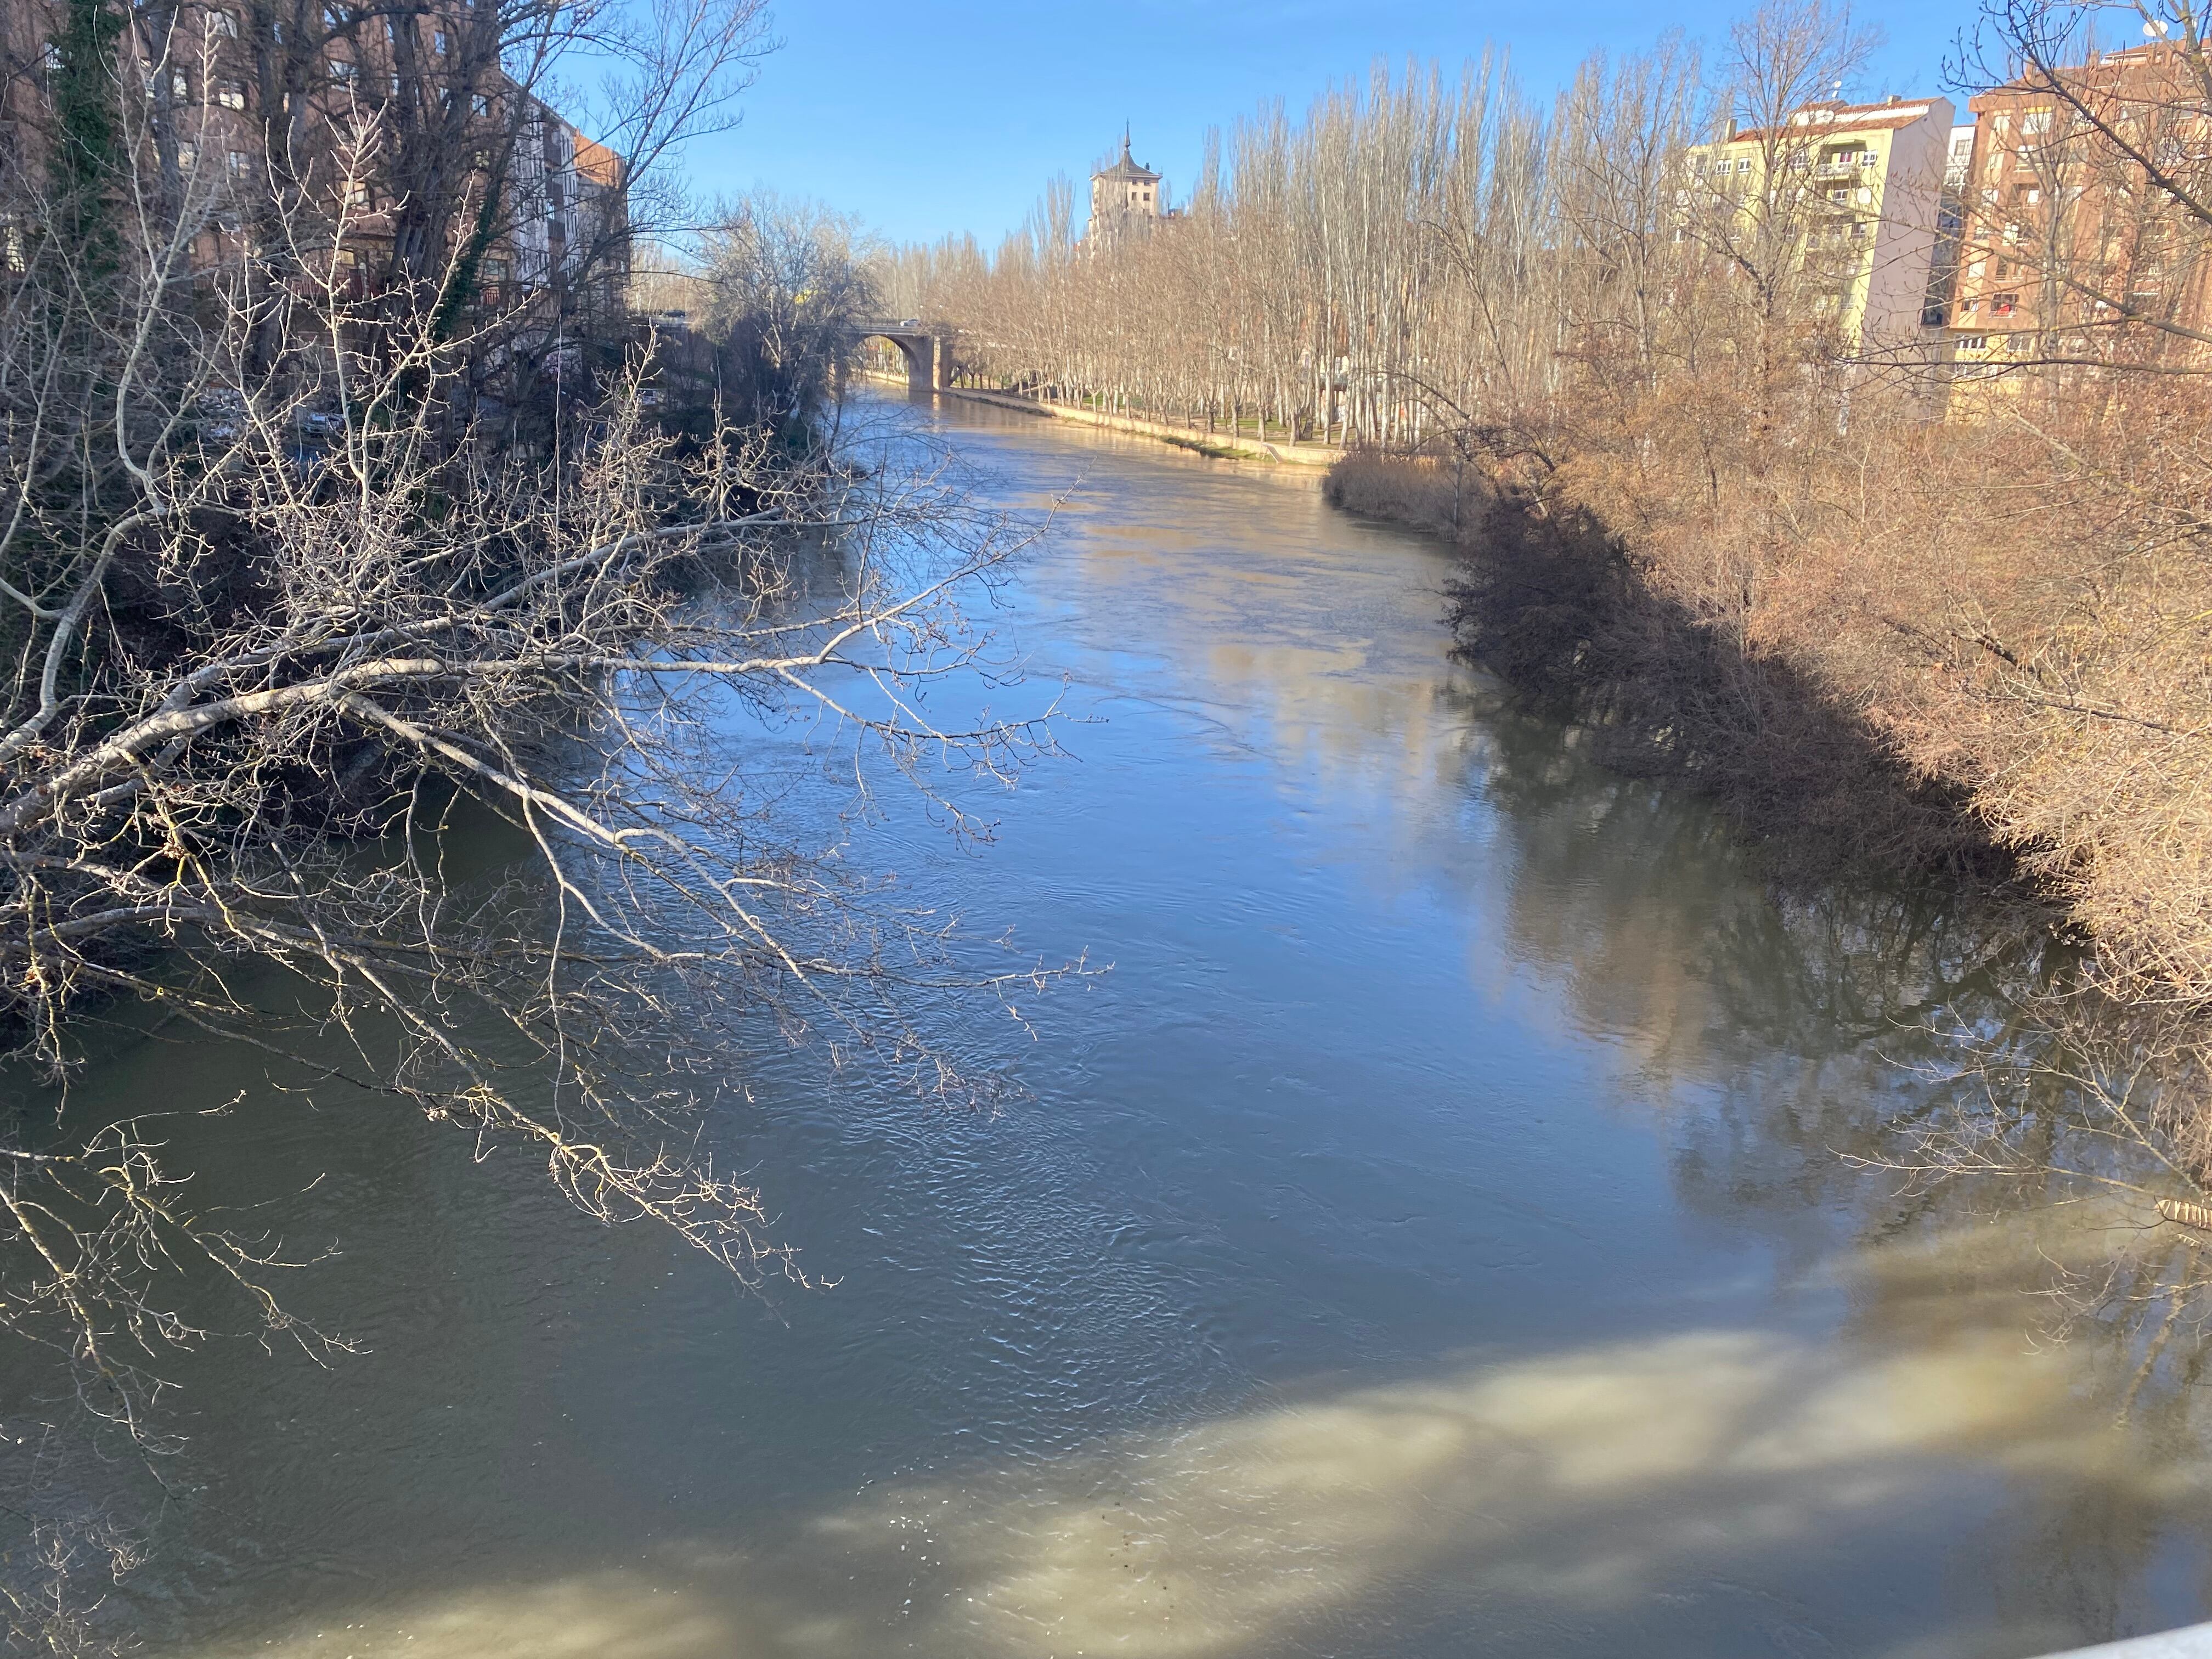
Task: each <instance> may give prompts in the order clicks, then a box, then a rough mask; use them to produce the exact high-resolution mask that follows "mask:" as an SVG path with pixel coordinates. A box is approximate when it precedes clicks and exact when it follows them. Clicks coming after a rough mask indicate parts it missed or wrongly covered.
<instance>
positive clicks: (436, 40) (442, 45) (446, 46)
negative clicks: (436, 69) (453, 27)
mask: <svg viewBox="0 0 2212 1659" xmlns="http://www.w3.org/2000/svg"><path fill="white" fill-rule="evenodd" d="M430 50H431V51H433V52H436V53H437V54H438V56H439V57H441V58H443V57H445V56H446V55H447V53H448V52H451V51H452V50H453V46H452V43H451V42H449V41H448V40H447V38H446V32H445V30H443V29H440V30H439V31H438V32H437V33H435V34H433V35H432V36H431V37H430Z"/></svg>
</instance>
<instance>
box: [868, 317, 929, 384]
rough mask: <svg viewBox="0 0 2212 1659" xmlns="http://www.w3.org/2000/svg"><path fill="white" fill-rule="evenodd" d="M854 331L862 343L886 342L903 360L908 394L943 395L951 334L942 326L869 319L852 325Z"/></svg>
mask: <svg viewBox="0 0 2212 1659" xmlns="http://www.w3.org/2000/svg"><path fill="white" fill-rule="evenodd" d="M853 331H854V333H855V334H856V335H858V336H859V337H860V338H861V339H864V340H870V339H873V340H889V341H890V343H892V344H893V345H895V346H896V347H897V348H898V349H899V355H900V356H902V357H904V358H905V359H906V386H907V390H908V391H909V392H942V391H944V390H945V387H947V386H951V384H952V338H951V335H952V331H951V329H950V328H947V327H946V326H945V325H943V324H941V323H925V322H923V321H922V320H921V319H919V318H915V317H908V318H903V319H896V320H895V319H887V318H871V319H867V320H866V321H865V322H860V323H855V324H854V325H853Z"/></svg>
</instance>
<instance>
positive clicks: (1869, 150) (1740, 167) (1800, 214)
mask: <svg viewBox="0 0 2212 1659" xmlns="http://www.w3.org/2000/svg"><path fill="white" fill-rule="evenodd" d="M1952 125H1953V123H1952V106H1951V103H1950V100H1948V99H1944V98H1929V99H1919V100H1905V99H1901V98H1891V99H1887V100H1885V101H1883V102H1881V103H1878V104H1847V103H1844V102H1842V101H1841V100H1833V101H1823V102H1820V103H1814V104H1808V105H1807V106H1804V107H1803V108H1802V109H1799V110H1796V111H1794V112H1792V113H1791V114H1790V118H1789V120H1788V121H1787V122H1785V123H1784V124H1783V125H1781V126H1780V127H1779V128H1776V129H1771V130H1770V129H1764V128H1751V129H1748V130H1746V131H1734V130H1731V131H1729V133H1728V134H1727V135H1726V136H1725V137H1723V138H1722V139H1721V140H1720V141H1719V142H1718V143H1712V144H1705V145H1700V146H1699V147H1698V148H1696V149H1693V150H1692V151H1691V153H1690V157H1689V161H1688V167H1689V171H1690V174H1691V182H1690V187H1689V188H1688V189H1686V190H1685V191H1683V192H1681V196H1680V200H1681V203H1682V204H1683V207H1684V211H1685V215H1686V217H1687V216H1691V215H1693V214H1695V213H1697V212H1698V211H1699V210H1701V208H1702V209H1703V210H1706V211H1709V212H1710V211H1711V210H1714V209H1716V208H1717V211H1718V213H1719V215H1720V222H1719V223H1718V224H1717V226H1716V227H1715V230H1716V233H1717V234H1718V235H1722V236H1726V235H1729V234H1734V233H1735V230H1736V229H1737V228H1739V227H1747V226H1750V225H1751V224H1752V222H1753V221H1754V220H1755V219H1757V218H1759V216H1765V222H1766V225H1767V227H1768V234H1771V235H1774V236H1777V237H1779V238H1781V239H1783V240H1785V241H1786V242H1787V243H1788V245H1789V247H1790V253H1791V257H1792V258H1795V259H1796V261H1797V262H1798V270H1799V274H1800V276H1801V277H1802V281H1803V283H1804V284H1805V287H1806V289H1807V292H1808V307H1809V309H1810V310H1811V311H1812V313H1813V314H1814V316H1815V317H1816V318H1817V319H1820V320H1821V321H1823V322H1825V323H1826V324H1827V325H1829V326H1831V327H1832V328H1833V329H1834V330H1835V331H1837V334H1838V337H1839V339H1840V341H1841V343H1842V344H1843V347H1844V349H1845V350H1847V351H1879V350H1882V349H1894V348H1899V347H1904V346H1909V345H1917V344H1918V343H1922V342H1924V341H1925V340H1927V339H1928V338H1929V337H1930V331H1931V329H1932V328H1933V327H1934V326H1935V325H1934V324H1932V323H1931V322H1930V321H1929V319H1928V312H1929V276H1930V272H1931V271H1932V270H1933V269H1934V267H1935V263H1936V250H1937V246H1938V242H1939V238H1940V235H1941V227H1942V197H1943V176H1944V165H1945V161H1946V159H1947V156H1948V149H1949V146H1950V143H1951V136H1952ZM1731 128H1732V129H1733V124H1731Z"/></svg>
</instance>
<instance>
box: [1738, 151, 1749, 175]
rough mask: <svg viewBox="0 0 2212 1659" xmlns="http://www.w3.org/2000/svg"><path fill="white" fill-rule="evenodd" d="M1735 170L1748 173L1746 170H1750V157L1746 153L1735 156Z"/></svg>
mask: <svg viewBox="0 0 2212 1659" xmlns="http://www.w3.org/2000/svg"><path fill="white" fill-rule="evenodd" d="M1735 170H1736V171H1737V172H1738V173H1748V172H1750V171H1751V157H1749V156H1748V155H1739V156H1737V157H1736V158H1735Z"/></svg>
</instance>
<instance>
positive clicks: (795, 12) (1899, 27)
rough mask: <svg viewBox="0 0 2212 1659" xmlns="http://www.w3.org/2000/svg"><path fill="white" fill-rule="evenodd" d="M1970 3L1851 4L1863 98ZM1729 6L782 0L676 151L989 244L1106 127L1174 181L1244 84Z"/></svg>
mask: <svg viewBox="0 0 2212 1659" xmlns="http://www.w3.org/2000/svg"><path fill="white" fill-rule="evenodd" d="M1972 3H1973V0H1922V3H1912V0H1871V3H1867V4H1865V5H1863V7H1862V8H1861V9H1860V10H1859V13H1858V15H1860V16H1861V17H1862V18H1863V20H1864V21H1869V22H1871V23H1874V24H1875V25H1876V26H1877V27H1880V28H1881V31H1882V33H1884V34H1885V35H1886V36H1887V46H1885V48H1884V50H1883V51H1882V52H1881V56H1880V58H1879V59H1878V61H1877V64H1876V65H1875V70H1874V72H1873V73H1872V74H1871V75H1870V76H1869V83H1868V84H1867V85H1866V86H1865V87H1864V88H1862V90H1863V91H1864V92H1865V93H1866V94H1868V95H1870V96H1876V97H1879V96H1881V95H1883V94H1887V93H1890V92H1898V93H1902V94H1907V95H1914V94H1927V93H1930V92H1935V91H1940V90H1942V85H1941V82H1942V73H1943V59H1944V56H1945V53H1946V52H1947V51H1948V49H1949V48H1950V46H1951V44H1952V41H1953V40H1954V37H1955V36H1956V34H1957V33H1958V31H1959V29H1960V27H1961V26H1962V25H1963V24H1965V23H1966V22H1968V21H1970V19H1971V15H1972ZM1738 10H1739V8H1738V7H1737V6H1735V5H1731V4H1728V3H1722V0H1702V3H1697V4H1693V5H1681V6H1676V7H1672V8H1654V7H1650V6H1639V5H1635V4H1631V3H1625V0H1589V3H1584V4H1581V5H1572V6H1570V5H1551V6H1528V5H1488V6H1485V5H1476V4H1464V3H1462V4H1451V3H1444V0H1328V3H1318V0H1275V3H1272V4H1257V3H1254V0H1211V3H1189V0H1184V3H1177V4H1169V3H1164V0H1103V3H1091V4H1081V5H1075V4H1063V3H1058V0H1029V3H1021V0H920V3H907V4H894V3H891V0H811V3H810V0H782V3H781V4H779V5H777V6H776V8H775V32H776V33H777V34H778V35H780V36H781V38H782V40H783V41H784V45H783V46H782V48H781V50H780V51H778V52H775V53H773V54H772V55H771V56H769V58H768V59H767V60H766V61H765V62H764V63H763V64H762V66H761V74H760V79H759V81H758V82H757V84H756V85H755V86H754V88H752V90H751V91H750V93H748V94H746V96H745V100H744V122H743V125H740V126H739V127H738V129H737V130H736V131H732V132H729V133H726V134H720V135H717V136H715V137H711V138H708V139H704V140H702V141H700V142H698V143H696V144H694V145H693V146H692V147H691V149H690V153H689V155H688V156H687V157H686V161H687V164H688V171H689V173H690V178H691V179H692V181H693V183H694V185H696V187H697V188H698V189H699V190H700V191H702V193H706V194H712V193H714V192H717V191H721V192H730V193H734V192H736V191H742V190H745V189H749V188H750V187H751V186H752V185H755V184H766V185H773V186H774V187H775V188H776V189H777V190H779V191H782V192H784V193H785V194H787V195H799V196H811V197H818V198H819V199H821V200H822V201H823V202H825V203H827V204H829V205H831V206H833V207H836V208H839V209H842V210H846V211H848V212H854V213H858V214H860V216H862V217H863V218H864V219H866V221H867V222H869V223H870V224H871V225H872V226H873V227H875V228H877V229H878V230H879V231H881V232H883V233H884V234H886V235H889V236H890V237H893V238H895V239H897V240H929V239H933V238H935V237H937V236H939V235H942V234H945V233H947V232H950V231H957V230H971V231H974V232H975V234H977V235H978V236H979V237H981V239H982V240H984V241H985V243H986V245H989V244H991V243H994V242H995V241H996V240H997V239H998V238H999V236H1000V234H1002V233H1004V232H1005V231H1006V230H1008V229H1010V228H1013V227H1014V226H1015V225H1017V224H1018V223H1019V222H1020V221H1021V218H1022V216H1023V215H1024V213H1025V212H1026V211H1027V210H1028V208H1029V205H1030V203H1031V202H1032V201H1034V200H1035V199H1036V195H1037V193H1038V191H1039V190H1040V189H1041V188H1042V185H1043V183H1044V181H1045V179H1048V178H1049V177H1050V176H1051V175H1052V174H1053V173H1055V172H1057V171H1059V170H1060V169H1062V168H1065V169H1066V171H1067V172H1068V173H1071V174H1073V175H1075V176H1077V177H1078V178H1080V177H1081V176H1082V175H1084V174H1085V173H1088V172H1089V171H1090V169H1091V164H1092V162H1093V161H1094V160H1095V159H1096V158H1097V155H1099V154H1100V152H1101V151H1103V150H1104V149H1106V148H1107V147H1108V146H1109V145H1110V144H1112V143H1115V141H1116V140H1118V138H1119V137H1120V134H1121V123H1122V122H1123V121H1124V120H1125V119H1126V120H1127V121H1129V122H1130V123H1132V124H1133V126H1134V128H1135V133H1136V154H1137V158H1138V159H1139V161H1144V162H1145V163H1146V164H1147V165H1149V166H1152V167H1158V168H1159V169H1160V170H1162V171H1163V172H1164V173H1166V174H1167V175H1168V182H1169V184H1170V186H1171V187H1172V188H1174V189H1175V190H1176V192H1177V196H1178V199H1180V196H1181V193H1182V190H1183V189H1184V187H1185V186H1186V185H1188V182H1189V180H1190V178H1191V175H1192V173H1193V171H1194V167H1195V165H1196V161H1197V158H1198V153H1199V145H1200V138H1201V136H1202V135H1203V133H1204V132H1205V130H1206V127H1207V126H1208V125H1212V124H1216V123H1219V124H1223V125H1226V124H1227V123H1228V122H1229V121H1230V120H1231V119H1232V118H1234V117H1236V116H1237V115H1239V114H1242V113H1243V112H1246V111H1248V110H1250V109H1252V108H1254V107H1255V106H1257V105H1258V104H1259V103H1260V102H1261V100H1264V99H1268V98H1276V97H1279V98H1281V99H1282V100H1284V102H1285V105H1286V106H1288V107H1290V108H1291V110H1292V111H1294V112H1295V111H1297V110H1299V109H1302V108H1303V107H1304V105H1305V104H1306V103H1307V102H1308V101H1309V100H1310V99H1311V98H1312V97H1313V96H1314V95H1315V94H1316V93H1318V92H1319V91H1320V90H1321V89H1322V88H1323V87H1325V86H1327V85H1328V83H1329V82H1332V81H1336V80H1341V79H1342V78H1344V77H1345V76H1347V75H1353V74H1359V75H1364V72H1365V70H1366V67H1367V65H1368V64H1370V62H1371V61H1372V60H1373V59H1374V58H1376V56H1377V55H1378V54H1381V55H1383V56H1386V57H1389V58H1397V59H1402V58H1405V57H1406V56H1407V54H1408V53H1411V54H1414V55H1416V56H1419V57H1421V58H1437V59H1439V60H1441V61H1443V63H1444V64H1447V65H1449V66H1452V67H1456V66H1457V65H1458V64H1459V63H1460V62H1461V61H1462V60H1463V59H1465V58H1469V57H1473V56H1475V55H1477V54H1479V53H1480V51H1481V49H1482V46H1483V42H1484V41H1485V40H1496V41H1498V43H1500V44H1501V45H1503V46H1506V47H1508V48H1510V52H1511V53H1512V58H1513V63H1514V66H1515V71H1516V76H1517V77H1518V78H1519V79H1520V80H1521V82H1522V85H1523V86H1524V87H1525V88H1528V90H1530V91H1532V92H1536V93H1540V94H1541V93H1548V92H1549V91H1551V90H1552V89H1553V88H1554V87H1556V86H1557V85H1559V82H1561V81H1562V80H1563V79H1564V78H1565V76H1567V75H1569V74H1570V73H1571V71H1572V70H1573V67H1574V65H1575V64H1577V62H1578V61H1580V59H1581V58H1583V55H1584V54H1586V53H1587V52H1589V51H1591V50H1592V49H1594V48H1596V47H1599V46H1603V47H1606V48H1607V49H1608V50H1624V49H1634V48H1638V47H1641V46H1645V45H1648V44H1649V43H1650V41H1651V40H1653V39H1655V38H1656V36H1657V35H1658V34H1659V33H1660V32H1661V31H1662V30H1664V29H1666V28H1668V27H1680V28H1681V29H1682V30H1683V31H1684V32H1685V33H1686V34H1688V35H1689V36H1691V37H1692V39H1694V40H1701V41H1703V42H1705V44H1706V45H1707V46H1708V47H1709V48H1710V47H1711V46H1713V45H1715V44H1717V42H1718V41H1719V40H1721V39H1722V38H1723V34H1724V32H1725V29H1726V26H1727V22H1728V20H1729V18H1730V17H1731V16H1734V15H1737V14H1738Z"/></svg>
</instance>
